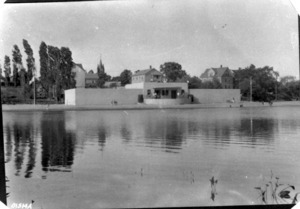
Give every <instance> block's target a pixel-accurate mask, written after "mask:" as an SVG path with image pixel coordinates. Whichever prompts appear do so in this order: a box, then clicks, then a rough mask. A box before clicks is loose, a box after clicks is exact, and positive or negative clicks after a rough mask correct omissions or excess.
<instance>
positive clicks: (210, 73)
mask: <svg viewBox="0 0 300 209" xmlns="http://www.w3.org/2000/svg"><path fill="white" fill-rule="evenodd" d="M200 79H201V81H202V82H208V81H213V79H217V80H218V81H219V82H220V83H221V85H222V87H223V89H233V84H234V74H233V71H232V70H230V69H229V68H228V67H223V66H222V65H221V66H220V67H219V68H209V69H206V70H205V72H204V73H202V74H201V76H200Z"/></svg>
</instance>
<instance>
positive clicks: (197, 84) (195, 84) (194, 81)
mask: <svg viewBox="0 0 300 209" xmlns="http://www.w3.org/2000/svg"><path fill="white" fill-rule="evenodd" d="M201 87H202V81H201V80H200V78H199V77H197V76H193V77H192V78H191V79H190V80H189V89H200V88H201Z"/></svg>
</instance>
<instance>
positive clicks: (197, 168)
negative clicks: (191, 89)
mask: <svg viewBox="0 0 300 209" xmlns="http://www.w3.org/2000/svg"><path fill="white" fill-rule="evenodd" d="M224 110H225V109H205V110H184V111H183V110H180V111H178V110H165V111H160V110H151V111H128V114H124V113H123V111H66V112H50V111H49V112H39V113H38V114H37V113H32V112H29V113H28V112H27V113H25V112H22V113H18V114H16V113H5V117H4V119H5V120H4V124H5V128H4V131H5V133H4V136H5V149H6V150H5V151H6V153H5V156H6V162H7V164H6V166H7V167H8V168H9V169H8V170H9V172H11V173H10V175H12V176H13V178H11V179H10V180H11V182H10V183H11V184H10V186H11V190H12V191H13V192H16V193H18V195H23V194H25V193H26V192H27V191H28V194H27V193H26V194H25V196H26V198H31V196H33V197H39V201H41V202H43V204H44V203H45V205H44V206H45V207H46V206H49V207H51V206H53V205H54V204H56V205H55V206H57V205H59V204H60V205H63V204H66V202H68V203H69V202H72V203H74V205H77V204H78V207H80V206H81V205H80V204H83V203H82V202H84V204H86V202H89V203H92V205H91V207H95V208H96V207H97V208H99V207H104V208H107V207H120V206H123V205H122V204H124V202H126V203H127V205H126V206H128V207H131V206H136V207H143V206H149V207H160V206H170V205H169V204H171V203H174V201H175V203H174V205H172V206H182V204H183V205H188V206H190V205H189V204H192V205H207V204H210V203H213V204H219V205H220V204H227V203H230V204H248V203H249V201H247V200H245V199H243V200H241V199H238V198H237V197H236V196H233V193H232V194H231V193H229V192H228V191H229V190H230V191H237V192H236V193H239V194H243V196H244V197H249V198H248V199H251V200H252V199H253V198H252V196H251V195H252V193H253V194H254V199H255V198H256V193H255V191H254V192H253V191H252V190H251V188H253V185H254V186H255V185H257V182H258V181H259V179H260V178H261V177H260V176H261V174H262V171H267V170H268V169H269V168H271V169H274V170H277V172H278V171H281V170H283V171H286V170H288V171H289V172H285V173H284V174H282V173H280V176H283V178H284V179H288V178H291V179H293V182H296V183H298V182H299V178H298V175H296V174H298V173H299V168H298V167H297V166H291V165H295V164H296V163H297V161H296V160H295V161H293V159H299V158H300V155H299V154H298V153H299V152H298V151H297V152H296V148H297V147H299V140H298V138H299V134H300V133H299V130H300V129H299V124H300V123H299V122H298V121H299V118H300V117H299V113H298V116H297V117H295V118H294V119H293V120H295V121H296V122H293V121H289V120H290V118H289V117H286V116H285V114H282V115H281V116H280V117H279V118H276V117H275V114H274V111H275V110H274V108H271V109H261V112H262V113H263V114H258V113H255V112H254V111H252V112H250V111H249V109H247V108H243V109H237V108H236V109H235V108H231V109H230V110H227V109H226V110H225V111H224ZM293 114H294V113H293ZM36 115H38V119H37V118H36ZM34 118H35V119H34ZM37 121H39V122H37ZM297 127H298V128H297ZM286 128H287V129H286ZM293 128H294V131H293V132H291V130H292V129H293ZM286 131H288V133H289V134H291V135H290V136H288V137H287V138H289V141H288V143H285V141H284V140H282V139H281V138H280V137H281V134H282V133H286ZM275 142H276V143H275ZM270 145H271V146H270ZM269 147H271V149H272V150H271V152H270V149H269ZM220 148H221V149H220ZM99 149H100V150H101V151H102V152H101V154H99ZM104 150H105V152H104ZM174 153H176V154H174ZM290 153H293V156H294V157H292V156H291V155H290ZM37 162H41V163H37ZM287 163H289V164H287ZM266 165H267V166H268V168H266ZM41 171H42V172H41ZM51 171H58V172H52V173H51V175H50V173H49V172H51ZM70 171H72V173H61V172H70ZM73 171H74V172H73ZM22 172H24V175H23V173H22ZM41 173H42V175H43V174H45V176H42V175H41ZM278 173H279V172H278ZM73 174H74V178H70V176H71V175H72V176H73ZM137 174H138V175H137ZM15 175H17V176H15ZM47 175H49V176H51V177H53V178H47V179H45V180H41V182H42V183H40V182H38V181H36V180H37V179H36V178H35V177H36V176H42V178H44V177H45V178H46V177H47ZM212 176H214V178H212V180H211V183H212V182H214V183H213V185H209V181H208V180H209V178H211V177H212ZM187 177H188V178H187ZM22 178H28V179H27V181H26V182H28V183H29V184H30V185H37V184H39V189H36V188H38V187H33V188H26V189H23V188H21V189H20V191H19V190H18V189H16V188H19V187H17V186H18V185H17V184H18V183H19V182H20V181H19V180H22ZM187 179H188V180H187ZM190 179H192V183H191V182H190ZM216 179H218V180H220V181H219V183H218V195H217V196H216V194H217V190H216ZM36 182H38V183H36ZM61 182H64V183H63V185H62V184H61ZM194 182H195V183H194ZM220 183H221V184H220ZM13 185H15V187H13ZM79 185H80V188H82V189H80V190H77V188H78V186H79ZM296 186H298V185H296ZM249 188H250V190H249ZM13 189H15V190H13ZM61 189H62V190H63V192H64V194H65V195H66V196H67V197H66V198H65V197H64V198H61V197H60V196H59V195H60V194H61V193H62V192H60V190H61ZM210 189H211V192H210ZM58 191H59V192H58ZM82 191H84V196H82V194H83V192H82ZM13 192H12V195H13V197H12V198H15V199H17V197H16V196H14V194H13ZM251 192H252V193H251ZM49 193H51V195H53V196H51V195H50V196H51V197H54V196H55V199H56V200H57V203H56V202H55V203H53V201H51V200H48V199H49V198H48V199H47V195H48V194H49ZM236 193H235V194H236ZM57 194H59V195H57ZM166 194H167V195H166ZM43 195H44V196H43ZM29 196H30V197H29ZM74 197H78V198H74ZM79 197H80V198H79ZM200 197H201V198H202V199H199V198H200ZM216 197H217V198H216ZM210 198H211V199H212V200H213V201H210ZM15 199H14V200H15ZM82 200H84V201H82ZM116 200H117V201H116ZM190 200H191V201H192V202H191V201H190ZM227 200H228V201H227ZM47 201H48V202H47ZM254 201H255V200H254ZM37 202H38V201H37ZM52 204H53V205H52ZM74 205H72V206H74ZM69 206H70V205H69ZM53 208H54V207H53ZM69 208H71V206H70V207H69Z"/></svg>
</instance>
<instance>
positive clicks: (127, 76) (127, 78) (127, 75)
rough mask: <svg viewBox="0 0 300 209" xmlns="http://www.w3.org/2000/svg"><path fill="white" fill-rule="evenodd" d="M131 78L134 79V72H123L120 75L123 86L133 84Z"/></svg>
mask: <svg viewBox="0 0 300 209" xmlns="http://www.w3.org/2000/svg"><path fill="white" fill-rule="evenodd" d="M131 77H132V72H131V71H130V70H127V69H125V70H123V72H122V73H121V74H120V81H121V85H122V86H125V85H126V84H130V83H131Z"/></svg>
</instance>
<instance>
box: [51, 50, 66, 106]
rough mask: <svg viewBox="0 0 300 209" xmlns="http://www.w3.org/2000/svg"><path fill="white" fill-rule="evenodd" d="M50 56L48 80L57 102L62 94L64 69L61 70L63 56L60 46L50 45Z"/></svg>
mask: <svg viewBox="0 0 300 209" xmlns="http://www.w3.org/2000/svg"><path fill="white" fill-rule="evenodd" d="M48 58H49V59H48V61H49V69H48V80H49V84H50V89H49V92H50V93H51V94H52V97H53V98H54V99H55V101H56V102H57V101H58V100H59V98H60V95H61V90H62V83H63V78H62V71H61V70H60V65H61V62H62V58H61V53H60V50H59V48H58V47H55V46H50V45H48Z"/></svg>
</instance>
